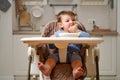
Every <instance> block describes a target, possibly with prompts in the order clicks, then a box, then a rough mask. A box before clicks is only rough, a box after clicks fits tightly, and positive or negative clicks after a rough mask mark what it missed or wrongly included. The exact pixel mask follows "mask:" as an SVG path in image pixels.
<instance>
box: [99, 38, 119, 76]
mask: <svg viewBox="0 0 120 80" xmlns="http://www.w3.org/2000/svg"><path fill="white" fill-rule="evenodd" d="M103 39H104V42H103V43H102V44H100V45H99V47H100V62H99V66H100V75H116V50H117V49H116V40H117V39H116V36H104V37H103Z"/></svg>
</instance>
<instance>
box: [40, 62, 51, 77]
mask: <svg viewBox="0 0 120 80" xmlns="http://www.w3.org/2000/svg"><path fill="white" fill-rule="evenodd" d="M38 67H39V69H40V70H41V72H42V73H43V74H44V75H45V76H50V74H51V69H50V67H49V66H48V65H45V64H43V63H42V62H38Z"/></svg>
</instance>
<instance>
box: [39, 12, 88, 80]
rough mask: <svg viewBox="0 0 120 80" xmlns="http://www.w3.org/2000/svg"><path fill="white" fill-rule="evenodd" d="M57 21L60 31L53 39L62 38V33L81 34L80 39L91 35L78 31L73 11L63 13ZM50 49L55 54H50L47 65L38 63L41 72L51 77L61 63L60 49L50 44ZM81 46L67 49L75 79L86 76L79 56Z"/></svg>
mask: <svg viewBox="0 0 120 80" xmlns="http://www.w3.org/2000/svg"><path fill="white" fill-rule="evenodd" d="M57 21H58V26H59V29H58V31H56V32H55V33H54V35H52V37H60V36H59V34H60V33H64V32H67V33H77V32H79V33H80V35H79V37H89V36H90V35H89V34H88V33H86V32H84V31H81V30H79V29H78V27H77V26H75V25H77V22H76V14H75V13H73V12H72V11H61V12H60V13H59V14H58V15H57ZM49 48H50V49H51V50H52V52H53V54H50V56H49V57H48V59H47V60H46V62H45V64H43V63H42V62H39V63H38V67H39V69H40V70H41V72H42V73H43V74H44V75H46V76H50V74H51V71H52V70H53V68H54V67H55V65H56V63H58V62H59V57H58V49H57V47H56V46H55V45H54V44H49ZM80 48H81V45H79V44H69V45H68V47H67V62H68V63H70V64H71V67H72V69H73V72H72V73H73V77H74V79H78V78H79V77H80V76H82V75H83V74H84V70H83V69H82V58H81V56H80V55H79V53H80Z"/></svg>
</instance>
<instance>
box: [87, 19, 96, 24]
mask: <svg viewBox="0 0 120 80" xmlns="http://www.w3.org/2000/svg"><path fill="white" fill-rule="evenodd" d="M93 21H95V22H96V20H95V19H88V24H91V23H92V24H93Z"/></svg>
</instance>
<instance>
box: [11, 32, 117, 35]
mask: <svg viewBox="0 0 120 80" xmlns="http://www.w3.org/2000/svg"><path fill="white" fill-rule="evenodd" d="M87 32H88V33H89V34H90V35H93V36H117V35H118V33H117V32H116V31H110V32H92V31H87ZM13 35H41V32H40V31H13Z"/></svg>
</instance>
